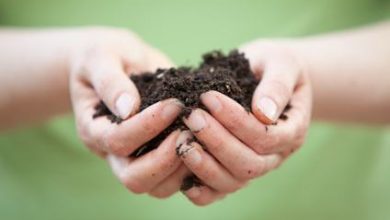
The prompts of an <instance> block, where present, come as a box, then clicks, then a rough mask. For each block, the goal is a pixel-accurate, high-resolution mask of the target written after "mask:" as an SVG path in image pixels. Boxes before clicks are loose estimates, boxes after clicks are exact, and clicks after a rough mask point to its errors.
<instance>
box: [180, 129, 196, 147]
mask: <svg viewBox="0 0 390 220" xmlns="http://www.w3.org/2000/svg"><path fill="white" fill-rule="evenodd" d="M191 138H192V133H191V132H190V131H188V130H187V131H182V132H180V134H179V136H178V137H177V139H176V147H181V145H183V144H184V143H186V142H187V141H188V140H190V139H191Z"/></svg>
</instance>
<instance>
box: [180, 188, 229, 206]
mask: <svg viewBox="0 0 390 220" xmlns="http://www.w3.org/2000/svg"><path fill="white" fill-rule="evenodd" d="M183 193H184V194H185V195H186V196H187V198H188V199H190V200H191V202H193V203H194V204H195V205H198V206H205V205H209V204H211V203H213V202H215V201H217V200H219V199H222V198H224V197H225V194H224V193H218V192H216V191H214V190H212V189H210V188H209V187H207V186H198V187H192V188H191V189H189V190H187V191H184V192H183Z"/></svg>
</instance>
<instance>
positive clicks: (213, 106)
mask: <svg viewBox="0 0 390 220" xmlns="http://www.w3.org/2000/svg"><path fill="white" fill-rule="evenodd" d="M201 99H202V102H203V103H204V104H205V105H206V106H207V108H208V109H209V110H211V111H214V112H216V111H219V110H221V108H222V104H221V101H219V99H218V98H217V97H216V96H215V95H214V94H210V93H205V94H203V95H202V96H201Z"/></svg>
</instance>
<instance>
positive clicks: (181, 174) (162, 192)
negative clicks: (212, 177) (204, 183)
mask: <svg viewBox="0 0 390 220" xmlns="http://www.w3.org/2000/svg"><path fill="white" fill-rule="evenodd" d="M190 174H191V171H189V170H188V168H187V167H186V166H185V165H184V164H182V165H181V166H180V167H179V168H178V169H177V170H176V171H174V172H173V173H172V174H171V175H170V176H168V177H167V178H166V179H165V180H163V181H162V182H161V183H159V184H157V186H156V187H155V188H154V189H153V190H152V191H151V192H150V193H149V194H150V195H151V196H154V197H157V198H160V199H164V198H168V197H170V196H172V195H173V194H175V193H176V192H178V191H180V187H181V185H182V182H183V179H184V178H185V177H186V176H188V175H190Z"/></svg>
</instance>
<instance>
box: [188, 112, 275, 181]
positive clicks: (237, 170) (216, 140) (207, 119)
mask: <svg viewBox="0 0 390 220" xmlns="http://www.w3.org/2000/svg"><path fill="white" fill-rule="evenodd" d="M184 122H185V124H186V125H187V126H188V127H189V128H190V130H191V131H192V132H193V133H194V135H195V136H196V138H197V139H198V140H199V141H200V142H201V143H202V144H203V145H204V146H205V147H206V148H207V151H208V152H210V153H211V154H212V155H213V156H214V157H215V158H216V159H217V160H218V161H219V162H220V163H222V165H223V166H224V167H225V168H226V169H227V170H229V172H230V173H232V174H233V176H235V177H236V178H237V179H240V180H247V179H251V178H254V177H258V176H261V175H262V174H264V173H265V172H267V171H268V170H270V169H272V168H273V167H274V166H276V164H277V163H278V162H279V160H280V157H279V156H278V155H273V154H272V155H265V156H260V155H257V154H256V152H254V151H253V150H252V149H250V148H249V147H247V146H245V145H244V144H243V143H242V142H241V141H239V140H238V139H237V138H235V137H234V136H233V135H232V134H230V133H229V132H228V131H227V130H226V129H225V128H224V127H223V126H222V125H221V124H219V122H218V121H216V120H215V119H214V118H213V117H212V116H210V115H209V114H208V113H206V112H205V111H203V110H201V109H196V110H194V111H192V113H191V114H190V116H189V117H188V118H187V119H184Z"/></svg>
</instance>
